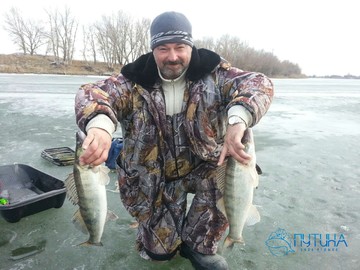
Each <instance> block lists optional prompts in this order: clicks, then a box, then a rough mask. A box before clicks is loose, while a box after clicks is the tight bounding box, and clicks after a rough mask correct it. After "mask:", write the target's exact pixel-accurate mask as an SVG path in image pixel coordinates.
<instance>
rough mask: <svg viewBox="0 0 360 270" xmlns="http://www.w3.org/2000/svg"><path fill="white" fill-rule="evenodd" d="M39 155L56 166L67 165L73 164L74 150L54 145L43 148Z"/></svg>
mask: <svg viewBox="0 0 360 270" xmlns="http://www.w3.org/2000/svg"><path fill="white" fill-rule="evenodd" d="M41 157H42V158H44V159H46V160H48V161H50V162H51V163H53V164H55V165H57V166H67V165H72V164H74V160H75V152H74V150H72V149H71V148H69V147H56V148H48V149H44V150H43V151H42V152H41Z"/></svg>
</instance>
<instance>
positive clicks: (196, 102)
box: [75, 12, 273, 269]
mask: <svg viewBox="0 0 360 270" xmlns="http://www.w3.org/2000/svg"><path fill="white" fill-rule="evenodd" d="M191 33H192V28H191V24H190V22H189V21H188V19H187V18H186V17H185V16H184V15H183V14H181V13H177V12H165V13H163V14H160V15H159V16H158V17H156V18H155V19H154V21H153V22H152V24H151V27H150V34H151V49H152V52H150V53H148V54H145V55H143V56H141V57H140V58H138V59H137V60H136V61H134V62H133V63H130V64H128V65H126V66H124V67H123V69H122V70H121V74H119V75H118V76H113V77H111V78H109V79H107V80H104V81H102V82H98V83H97V84H88V85H84V86H82V87H81V88H80V90H79V92H78V94H77V97H76V105H75V107H76V116H77V123H78V125H79V127H80V129H81V130H83V131H84V132H86V134H87V137H86V139H85V141H84V143H83V147H84V148H85V149H86V151H85V153H84V154H83V156H82V157H81V162H82V163H84V164H93V165H98V164H101V163H102V162H104V161H105V160H106V159H107V155H108V152H109V148H110V145H111V134H112V133H113V132H114V130H115V128H116V125H117V122H118V121H119V122H120V123H121V126H122V135H123V137H124V141H123V149H122V152H121V155H120V156H119V158H118V159H117V165H118V172H119V187H120V196H121V200H122V202H123V204H124V206H125V208H126V209H127V210H128V211H129V213H130V214H131V215H132V216H134V217H135V218H136V220H137V221H138V223H139V227H138V233H137V248H138V250H139V252H140V255H141V256H142V257H143V258H147V259H152V260H169V259H171V258H172V257H173V256H174V255H175V254H176V253H177V251H178V250H180V255H181V256H183V257H185V258H188V259H189V260H190V261H191V263H192V264H193V266H194V267H195V268H196V269H227V268H228V266H227V262H226V261H225V259H224V258H223V257H221V256H220V255H218V254H216V251H217V245H218V241H219V240H220V238H221V236H222V235H223V233H224V231H225V230H226V228H227V226H228V222H227V220H226V217H225V215H224V214H223V213H222V212H221V211H220V209H218V208H217V206H216V203H217V201H218V200H219V199H220V198H221V197H222V194H221V192H220V190H219V189H218V187H217V182H216V169H217V167H218V166H220V165H222V164H223V162H224V160H225V158H226V156H228V155H231V156H233V157H234V158H235V159H237V160H238V161H239V162H243V163H246V162H248V161H249V159H250V158H251V157H250V156H249V155H247V154H246V153H245V152H244V146H243V145H242V144H241V138H242V136H243V134H244V131H245V129H246V128H247V127H252V126H254V125H255V124H257V123H258V122H259V120H260V119H261V117H262V116H263V115H264V114H265V113H266V111H267V110H268V108H269V106H270V104H271V101H272V96H273V86H272V83H271V81H270V80H269V79H268V78H267V77H265V76H264V75H263V74H259V73H252V72H243V71H242V70H239V69H237V68H233V67H231V66H230V64H229V63H228V62H226V61H225V60H223V59H221V58H220V56H219V55H217V54H216V53H214V52H212V51H209V50H205V49H197V48H196V47H195V46H194V44H193V39H192V34H191ZM188 193H193V194H194V198H193V200H192V203H191V207H190V209H189V211H188V212H186V211H187V209H186V203H187V201H186V198H187V194H188Z"/></svg>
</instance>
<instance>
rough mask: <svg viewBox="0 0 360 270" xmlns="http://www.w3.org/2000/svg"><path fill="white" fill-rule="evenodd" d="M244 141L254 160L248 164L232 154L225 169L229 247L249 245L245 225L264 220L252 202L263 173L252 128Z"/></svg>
mask: <svg viewBox="0 0 360 270" xmlns="http://www.w3.org/2000/svg"><path fill="white" fill-rule="evenodd" d="M242 143H243V144H244V146H245V151H246V152H247V153H248V154H249V155H251V156H252V158H251V161H250V162H249V163H248V164H246V165H245V164H242V163H240V162H238V161H236V160H235V159H234V158H232V157H229V158H228V160H227V164H226V169H225V183H223V185H224V206H225V212H226V216H227V219H228V222H229V233H228V235H227V237H226V239H225V241H224V247H225V248H229V247H232V246H233V245H234V243H241V244H245V242H244V239H243V236H242V232H243V229H244V226H245V224H248V225H253V224H255V223H257V222H259V221H260V215H259V212H258V211H257V209H256V207H255V206H254V205H253V203H252V202H253V193H254V188H255V187H257V185H258V183H259V176H258V173H257V171H256V156H255V144H254V138H253V133H252V130H251V129H247V130H246V131H245V134H244V137H243V140H242ZM220 183H221V182H220Z"/></svg>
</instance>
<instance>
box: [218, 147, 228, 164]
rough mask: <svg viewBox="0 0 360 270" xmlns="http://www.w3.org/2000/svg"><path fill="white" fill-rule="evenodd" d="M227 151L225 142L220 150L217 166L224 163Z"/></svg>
mask: <svg viewBox="0 0 360 270" xmlns="http://www.w3.org/2000/svg"><path fill="white" fill-rule="evenodd" d="M227 152H228V150H227V146H226V144H224V147H223V149H222V150H221V153H220V157H219V161H218V164H217V165H218V166H221V165H222V164H223V163H224V160H225V157H226V155H227Z"/></svg>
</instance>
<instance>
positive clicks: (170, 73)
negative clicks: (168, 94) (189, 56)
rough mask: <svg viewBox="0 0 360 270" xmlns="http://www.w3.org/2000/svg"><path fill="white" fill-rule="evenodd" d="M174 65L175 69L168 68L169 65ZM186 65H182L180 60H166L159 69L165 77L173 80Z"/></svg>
mask: <svg viewBox="0 0 360 270" xmlns="http://www.w3.org/2000/svg"><path fill="white" fill-rule="evenodd" d="M173 65H176V66H177V68H176V69H172V68H169V66H170V67H171V66H173ZM185 70H186V67H185V66H184V65H183V63H182V61H175V62H166V63H164V67H163V68H162V69H160V71H161V74H162V75H163V77H164V78H165V79H168V80H174V79H176V78H178V77H179V76H180V75H181V74H182V73H183V72H184V71H185Z"/></svg>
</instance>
